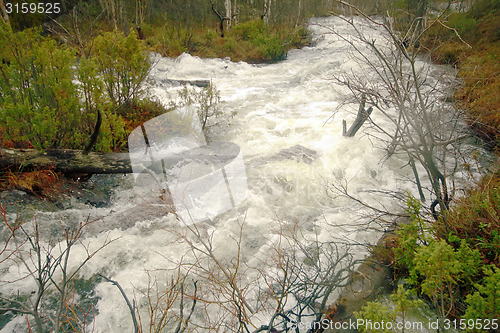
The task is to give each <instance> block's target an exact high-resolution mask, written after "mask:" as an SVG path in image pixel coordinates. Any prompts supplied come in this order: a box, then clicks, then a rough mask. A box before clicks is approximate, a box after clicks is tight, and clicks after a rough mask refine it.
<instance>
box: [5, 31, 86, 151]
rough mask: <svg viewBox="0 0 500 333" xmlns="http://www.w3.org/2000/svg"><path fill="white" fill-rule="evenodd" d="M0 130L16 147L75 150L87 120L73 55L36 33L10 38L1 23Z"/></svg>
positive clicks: (31, 32)
mask: <svg viewBox="0 0 500 333" xmlns="http://www.w3.org/2000/svg"><path fill="white" fill-rule="evenodd" d="M0 44H1V45H4V46H6V47H3V48H2V50H0V57H1V58H2V59H3V60H4V62H3V63H2V64H0V71H1V75H2V76H3V79H2V80H1V81H0V126H1V127H3V128H4V129H5V131H6V135H7V136H8V139H10V140H12V141H13V142H14V143H16V142H23V141H27V142H29V143H31V144H32V145H33V146H34V147H35V148H38V149H47V148H58V147H68V148H79V147H81V146H82V144H83V141H84V137H83V136H82V133H81V123H82V120H83V121H84V120H85V119H86V118H87V115H86V114H85V113H82V112H81V110H80V106H79V103H80V102H79V98H78V93H77V88H76V85H75V84H74V83H73V78H74V71H73V68H72V66H73V65H74V61H75V55H74V53H73V52H72V51H71V50H70V49H68V48H66V47H64V46H58V45H57V44H56V43H55V42H54V41H53V40H50V39H47V38H43V37H42V36H41V35H40V31H39V30H37V29H30V30H25V31H22V32H17V33H13V32H12V31H11V30H10V28H9V27H8V26H7V25H5V24H3V23H0Z"/></svg>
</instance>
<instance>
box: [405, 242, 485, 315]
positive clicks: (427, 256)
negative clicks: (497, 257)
mask: <svg viewBox="0 0 500 333" xmlns="http://www.w3.org/2000/svg"><path fill="white" fill-rule="evenodd" d="M480 265H481V259H480V254H479V251H478V250H472V249H471V248H470V247H469V246H468V244H467V243H466V242H465V241H462V242H461V243H460V247H459V248H458V249H457V250H455V249H454V248H453V247H452V246H451V245H449V244H448V243H447V242H446V241H445V240H443V239H441V240H435V241H432V242H430V243H429V245H427V246H421V247H419V248H418V250H417V253H416V255H415V259H414V268H413V270H412V271H411V272H410V276H411V283H412V284H413V285H415V286H419V288H420V289H421V290H422V293H424V294H425V295H427V296H428V297H429V298H430V299H432V301H433V303H434V305H435V306H436V308H438V310H439V312H440V314H441V316H442V317H446V316H447V315H448V314H449V313H451V312H452V311H453V310H454V309H455V299H458V292H457V287H458V285H459V284H460V285H461V286H462V287H463V286H468V285H470V284H471V281H472V280H471V279H472V277H474V275H475V274H477V272H478V270H479V267H480Z"/></svg>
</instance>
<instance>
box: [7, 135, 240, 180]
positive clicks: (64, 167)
mask: <svg viewBox="0 0 500 333" xmlns="http://www.w3.org/2000/svg"><path fill="white" fill-rule="evenodd" d="M239 152H240V148H239V146H238V145H236V144H234V143H230V142H213V143H211V144H209V145H206V146H200V147H197V148H193V149H189V150H186V151H182V152H180V153H177V154H167V155H166V156H157V158H156V162H155V163H152V162H151V160H150V156H149V154H148V153H143V154H141V156H137V153H135V154H133V157H134V158H133V160H134V164H133V165H132V163H131V162H130V155H129V153H89V154H88V155H85V154H84V153H83V151H81V150H71V149H54V150H46V151H43V152H42V151H38V150H35V149H8V148H0V171H1V170H11V171H30V170H35V169H44V168H51V169H53V170H54V171H56V172H62V173H65V174H79V173H86V174H113V173H133V172H134V169H133V168H132V166H134V167H136V170H135V171H137V170H142V169H144V168H150V169H151V170H152V171H158V170H156V168H158V164H159V163H160V162H161V164H159V165H160V166H161V167H160V168H163V167H166V168H170V167H171V166H173V165H178V164H179V163H189V161H194V160H200V161H204V162H207V163H208V162H210V163H212V164H213V165H216V164H220V165H222V164H225V163H228V162H230V161H232V160H233V159H234V158H235V157H236V156H237V155H238V154H239ZM137 167H138V168H137Z"/></svg>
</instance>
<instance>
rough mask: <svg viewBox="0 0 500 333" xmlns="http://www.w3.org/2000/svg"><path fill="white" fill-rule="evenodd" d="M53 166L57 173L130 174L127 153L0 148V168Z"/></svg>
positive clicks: (16, 168)
mask: <svg viewBox="0 0 500 333" xmlns="http://www.w3.org/2000/svg"><path fill="white" fill-rule="evenodd" d="M40 168H42V169H43V168H53V169H54V171H56V172H63V173H67V174H72V173H73V174H76V173H91V174H93V173H101V174H111V173H131V172H132V166H131V164H130V159H129V155H128V153H89V154H88V155H84V154H83V152H82V151H81V150H70V149H55V150H46V151H43V152H42V151H38V150H35V149H7V148H0V170H10V171H30V170H34V169H40Z"/></svg>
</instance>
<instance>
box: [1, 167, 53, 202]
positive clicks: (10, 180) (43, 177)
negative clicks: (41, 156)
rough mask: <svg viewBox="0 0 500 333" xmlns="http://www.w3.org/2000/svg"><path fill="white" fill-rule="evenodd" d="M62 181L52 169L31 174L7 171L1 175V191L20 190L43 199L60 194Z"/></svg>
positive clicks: (31, 172) (35, 171)
mask: <svg viewBox="0 0 500 333" xmlns="http://www.w3.org/2000/svg"><path fill="white" fill-rule="evenodd" d="M61 186H62V179H61V177H60V175H58V174H57V173H56V172H54V171H53V170H51V169H40V170H34V171H29V172H12V171H6V172H4V173H2V174H0V190H1V191H3V190H8V189H19V190H22V191H26V192H29V193H31V194H34V195H36V196H39V197H43V198H54V197H57V196H58V195H59V194H60V189H61Z"/></svg>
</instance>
